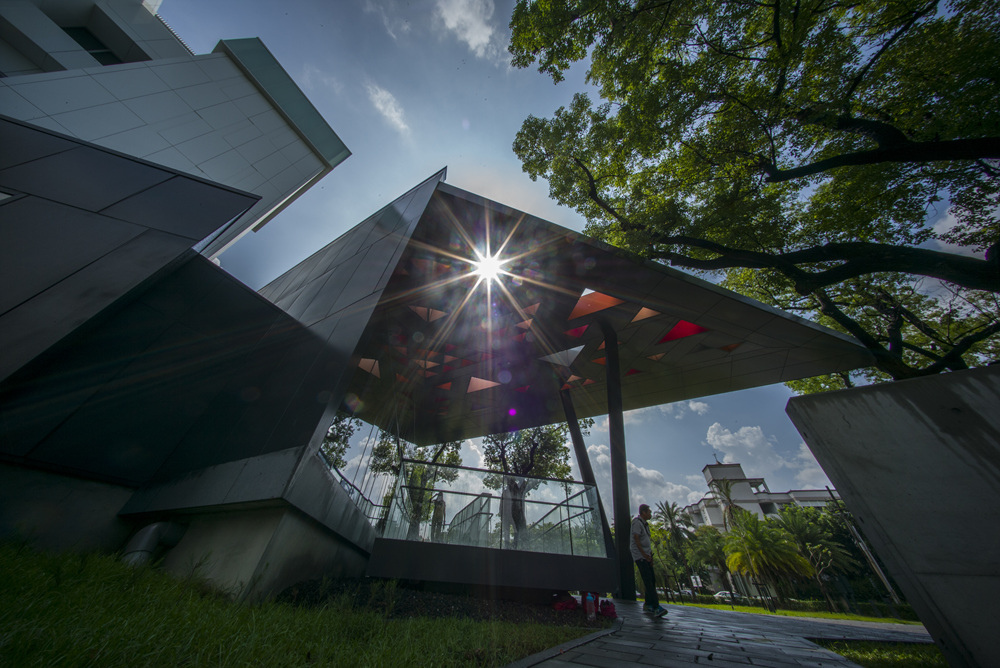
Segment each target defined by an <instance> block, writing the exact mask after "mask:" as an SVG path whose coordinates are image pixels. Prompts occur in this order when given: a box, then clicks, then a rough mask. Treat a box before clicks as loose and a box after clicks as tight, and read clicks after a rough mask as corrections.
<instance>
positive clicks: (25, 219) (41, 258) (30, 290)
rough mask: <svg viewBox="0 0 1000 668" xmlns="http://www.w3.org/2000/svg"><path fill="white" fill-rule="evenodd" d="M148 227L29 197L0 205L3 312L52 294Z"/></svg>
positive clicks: (1, 297)
mask: <svg viewBox="0 0 1000 668" xmlns="http://www.w3.org/2000/svg"><path fill="white" fill-rule="evenodd" d="M144 231H145V228H143V227H140V226H138V225H133V224H131V223H123V222H121V221H118V220H114V219H111V218H107V217H105V216H100V215H98V214H94V213H90V212H88V211H83V210H81V209H76V208H73V207H70V206H66V205H64V204H60V203H57V202H51V201H48V200H44V199H40V198H36V197H25V198H20V199H17V200H15V201H11V202H8V203H5V204H3V205H2V206H0V284H2V285H3V286H4V289H3V292H2V293H0V313H4V312H6V311H8V310H10V309H12V308H14V307H15V306H17V305H18V304H20V303H22V302H24V301H27V300H28V299H30V298H32V297H34V296H35V295H37V294H39V293H41V292H43V291H45V290H48V289H49V288H51V287H52V286H54V285H56V284H57V283H59V281H61V280H62V279H64V278H65V277H66V276H69V275H70V274H73V273H74V272H77V271H79V270H80V269H82V268H83V267H85V266H87V265H88V264H90V263H91V262H94V261H95V260H97V259H99V258H101V257H103V256H105V255H107V254H108V253H110V252H112V251H113V250H114V249H116V248H118V247H119V246H122V245H123V244H125V243H126V242H128V241H129V240H130V239H133V238H134V237H137V236H139V235H140V234H142V233H143V232H144Z"/></svg>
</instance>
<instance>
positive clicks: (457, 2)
mask: <svg viewBox="0 0 1000 668" xmlns="http://www.w3.org/2000/svg"><path fill="white" fill-rule="evenodd" d="M435 9H436V12H435V14H436V16H437V18H439V19H440V20H441V21H442V22H443V23H444V27H445V29H446V30H448V31H449V32H451V33H453V34H454V35H455V36H456V37H457V38H458V39H459V40H460V41H462V42H464V43H465V45H466V46H468V47H469V51H472V53H474V54H475V55H476V57H477V58H492V59H499V58H502V53H503V50H502V48H501V45H500V44H499V43H498V42H499V40H500V39H501V36H500V34H499V33H497V31H496V30H495V29H494V28H493V26H492V25H491V23H490V19H492V18H493V10H494V7H493V0H437V3H436V7H435Z"/></svg>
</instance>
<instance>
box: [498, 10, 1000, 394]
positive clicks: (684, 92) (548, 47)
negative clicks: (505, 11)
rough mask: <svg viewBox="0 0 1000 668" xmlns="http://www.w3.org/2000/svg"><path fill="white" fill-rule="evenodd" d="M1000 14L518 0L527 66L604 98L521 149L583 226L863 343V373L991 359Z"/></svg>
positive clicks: (518, 38) (578, 99)
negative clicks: (579, 76) (937, 245)
mask: <svg viewBox="0 0 1000 668" xmlns="http://www.w3.org/2000/svg"><path fill="white" fill-rule="evenodd" d="M998 8H1000V5H998V3H997V2H991V1H985V2H972V1H963V0H952V1H951V2H934V1H931V2H928V1H926V0H894V1H892V2H884V1H880V0H861V1H859V2H853V3H847V4H844V3H827V2H813V3H803V2H800V1H798V0H789V1H782V0H774V1H773V2H748V1H745V0H742V1H730V2H712V1H710V0H693V1H692V2H661V1H659V0H632V1H627V0H618V1H612V2H608V1H607V0H548V1H546V2H529V1H527V0H520V1H519V2H518V3H517V6H516V7H515V10H514V13H513V17H512V21H511V27H512V29H513V36H512V42H511V46H510V50H511V53H512V54H513V62H514V64H515V65H516V66H519V67H527V66H531V65H537V67H538V69H539V71H541V72H543V73H546V74H549V75H550V76H552V77H553V79H554V80H556V81H559V80H560V79H561V78H562V77H563V73H564V72H565V71H566V69H567V68H569V67H570V66H571V65H572V64H573V63H574V62H576V61H583V60H587V59H588V58H589V70H588V80H589V81H590V83H592V84H593V85H595V86H596V87H597V90H598V91H599V94H600V96H601V98H603V100H604V102H603V103H601V104H598V105H596V106H595V105H594V104H593V103H592V102H591V100H590V99H589V97H588V96H587V95H585V94H578V95H577V96H575V98H574V100H573V102H572V104H571V105H570V106H569V107H567V108H560V109H559V110H558V111H556V113H555V115H554V116H553V117H552V118H549V119H542V118H537V117H534V116H531V117H529V118H528V119H526V120H525V121H524V124H523V125H522V128H521V130H520V132H519V133H518V135H517V138H516V139H515V142H514V151H515V153H516V154H517V155H518V157H519V158H520V159H521V160H522V163H523V168H524V170H525V171H526V172H527V173H528V174H529V175H530V176H531V177H532V178H533V179H534V178H537V177H539V176H541V177H543V178H545V179H547V180H548V181H549V186H550V193H551V195H552V196H553V197H554V198H555V199H556V200H558V201H559V202H560V203H563V204H566V205H569V206H571V207H574V208H575V209H577V210H578V211H580V212H581V213H582V214H583V215H584V216H585V217H586V218H587V220H588V232H589V233H590V234H593V235H595V236H597V237H599V238H603V239H604V240H607V241H609V242H610V243H612V244H614V245H617V246H620V247H622V248H626V249H629V250H631V251H633V252H636V253H638V254H641V255H643V256H645V257H649V258H653V259H656V260H659V261H662V262H667V263H670V264H674V265H677V266H680V267H685V268H688V269H693V270H699V271H706V272H718V273H719V274H720V275H721V276H722V277H723V278H724V284H726V285H727V286H728V287H732V288H734V289H737V290H738V291H741V292H743V293H745V294H748V295H749V296H752V297H755V298H757V299H761V300H764V301H767V302H769V303H773V304H776V305H779V306H781V307H783V308H786V309H789V310H794V311H798V312H801V313H803V314H806V315H810V316H813V317H815V318H817V319H819V320H820V321H821V322H823V323H824V324H828V325H831V326H834V327H836V328H839V329H841V330H842V331H845V332H848V333H850V334H852V335H854V336H855V337H857V338H858V340H859V341H861V342H862V344H864V345H865V346H866V347H867V348H868V349H869V350H870V351H871V352H872V354H873V356H874V360H875V369H876V371H872V372H870V373H869V374H868V375H869V377H872V378H886V377H891V378H905V377H911V376H915V375H922V374H927V373H936V372H940V371H943V370H946V369H959V368H965V367H966V366H968V365H970V364H979V363H982V362H983V361H984V360H988V359H992V358H995V357H996V356H997V354H998V352H1000V350H998V344H997V334H998V332H1000V318H998V313H1000V307H998V300H997V294H996V293H997V291H998V290H1000V224H998V220H997V207H998V204H1000V166H998V161H997V159H998V158H1000V109H998V107H997V105H996V104H995V99H996V98H997V97H998V93H1000V82H998V76H997V73H998V72H1000V10H998ZM945 212H947V213H948V216H947V217H946V219H945V220H944V222H943V223H939V224H938V225H937V226H932V222H933V221H934V219H935V217H940V216H942V215H943V214H944V213H945ZM931 240H938V241H941V242H947V243H949V244H954V245H955V246H957V247H958V248H957V250H958V251H959V252H956V253H950V252H941V251H938V250H933V249H931V248H928V247H927V246H928V243H929V242H930V241H931ZM984 252H985V258H982V254H983V253H984ZM970 254H979V257H970ZM928 279H938V280H940V281H942V282H943V285H944V286H945V288H943V290H942V291H941V292H939V293H937V294H935V296H931V295H930V294H929V288H930V287H934V286H936V284H937V282H936V281H929V280H928ZM942 295H943V296H942ZM833 382H834V384H837V383H841V384H842V383H849V378H848V377H847V376H846V375H845V376H842V377H840V378H839V379H834V381H833ZM825 383H826V384H827V385H829V384H830V383H831V381H829V380H828V381H825ZM823 386H824V384H823V383H820V384H818V385H817V384H815V383H814V384H813V385H812V386H802V387H810V389H817V388H819V387H823Z"/></svg>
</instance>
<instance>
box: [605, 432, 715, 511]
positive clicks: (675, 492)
mask: <svg viewBox="0 0 1000 668" xmlns="http://www.w3.org/2000/svg"><path fill="white" fill-rule="evenodd" d="M587 452H588V453H589V454H590V461H591V463H592V465H593V467H594V477H595V478H596V479H597V486H598V488H599V489H600V492H601V500H602V501H603V502H604V507H605V509H608V511H609V516H610V508H611V450H610V449H609V448H608V446H607V445H604V444H595V445H591V446H590V447H588V448H587ZM626 469H627V471H628V487H629V504H630V506H631V511H632V512H633V513H634V512H635V511H637V510H638V508H639V504H640V503H645V504H648V505H650V506H655V505H656V504H657V503H659V502H661V501H666V502H668V503H669V502H670V501H676V502H677V503H679V504H680V505H682V506H686V505H687V504H689V503H694V502H695V501H697V500H698V499H700V498H701V497H702V496H703V495H704V493H703V492H696V491H694V490H693V489H691V488H690V487H689V486H687V485H681V484H677V483H674V482H670V481H668V480H667V479H666V478H665V477H664V476H663V473H661V472H660V471H658V470H656V469H648V468H644V467H642V466H636V465H635V464H633V463H632V462H630V461H626Z"/></svg>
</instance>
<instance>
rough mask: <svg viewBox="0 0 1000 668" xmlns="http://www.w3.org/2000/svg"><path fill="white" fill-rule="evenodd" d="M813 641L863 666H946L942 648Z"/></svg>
mask: <svg viewBox="0 0 1000 668" xmlns="http://www.w3.org/2000/svg"><path fill="white" fill-rule="evenodd" d="M813 642H815V643H816V644H817V645H820V646H822V647H825V648H827V649H828V650H830V651H831V652H836V653H837V654H840V655H841V656H843V657H844V658H846V659H849V660H851V661H853V662H854V663H856V664H858V665H860V666H864V667H865V668H948V663H947V662H946V661H945V660H944V656H943V655H942V654H941V650H939V649H938V648H937V647H936V646H934V645H917V644H909V643H891V642H862V641H857V640H852V641H843V640H828V641H823V640H817V641H813Z"/></svg>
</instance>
